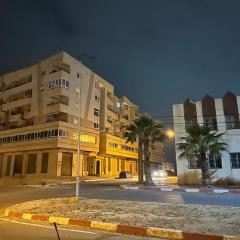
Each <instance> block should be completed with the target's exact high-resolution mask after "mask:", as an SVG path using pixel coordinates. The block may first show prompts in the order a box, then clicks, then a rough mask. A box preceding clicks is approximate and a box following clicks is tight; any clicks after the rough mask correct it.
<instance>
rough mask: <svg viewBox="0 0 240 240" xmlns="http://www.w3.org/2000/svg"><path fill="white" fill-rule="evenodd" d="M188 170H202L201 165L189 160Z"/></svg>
mask: <svg viewBox="0 0 240 240" xmlns="http://www.w3.org/2000/svg"><path fill="white" fill-rule="evenodd" d="M188 168H189V169H200V168H201V167H200V164H199V163H198V161H196V160H188Z"/></svg>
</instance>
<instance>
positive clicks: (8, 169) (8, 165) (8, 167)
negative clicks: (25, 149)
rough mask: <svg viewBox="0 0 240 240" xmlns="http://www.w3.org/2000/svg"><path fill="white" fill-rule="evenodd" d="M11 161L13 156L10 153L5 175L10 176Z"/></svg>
mask: <svg viewBox="0 0 240 240" xmlns="http://www.w3.org/2000/svg"><path fill="white" fill-rule="evenodd" d="M11 162H12V156H11V155H9V156H8V157H7V167H6V172H5V176H10V171H11Z"/></svg>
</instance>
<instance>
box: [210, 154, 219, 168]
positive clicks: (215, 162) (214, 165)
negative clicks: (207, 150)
mask: <svg viewBox="0 0 240 240" xmlns="http://www.w3.org/2000/svg"><path fill="white" fill-rule="evenodd" d="M208 167H209V168H210V169H217V168H222V159H221V157H220V156H219V157H215V156H214V155H212V154H210V155H209V157H208Z"/></svg>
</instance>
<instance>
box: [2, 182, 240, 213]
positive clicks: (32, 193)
mask: <svg viewBox="0 0 240 240" xmlns="http://www.w3.org/2000/svg"><path fill="white" fill-rule="evenodd" d="M119 183H120V182H119V181H104V182H88V183H81V190H80V194H81V196H82V197H84V198H97V199H114V200H129V201H143V202H164V203H178V204H204V205H221V206H235V207H240V195H239V194H231V193H223V194H214V193H186V192H160V191H152V190H123V189H119V188H118V187H117V186H115V185H117V184H119ZM74 194H75V184H66V185H58V186H50V187H27V186H10V187H0V209H3V208H6V207H8V206H9V205H11V204H15V203H19V202H24V201H30V200H34V199H41V198H45V199H47V198H61V197H73V196H74Z"/></svg>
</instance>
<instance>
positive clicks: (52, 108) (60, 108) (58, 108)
mask: <svg viewBox="0 0 240 240" xmlns="http://www.w3.org/2000/svg"><path fill="white" fill-rule="evenodd" d="M69 111H70V109H69V106H67V105H65V104H63V103H55V104H50V105H48V106H47V109H46V113H55V112H64V113H69Z"/></svg>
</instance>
